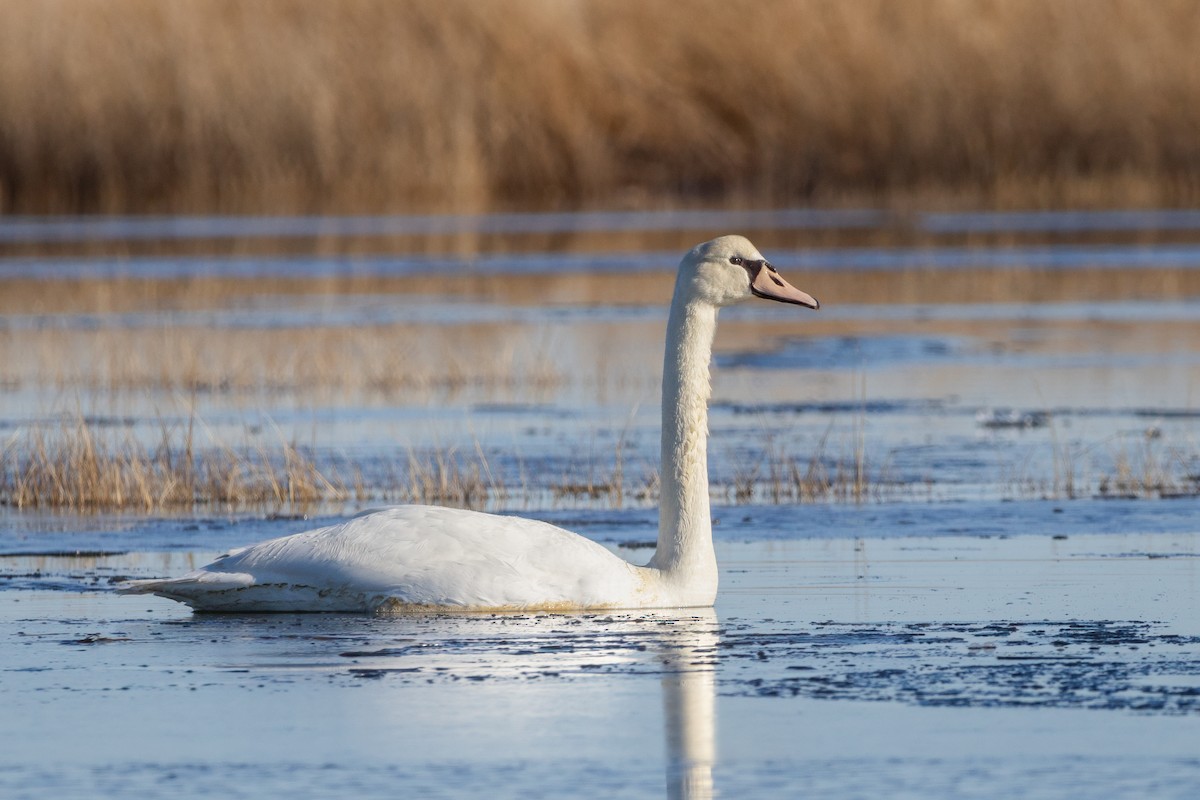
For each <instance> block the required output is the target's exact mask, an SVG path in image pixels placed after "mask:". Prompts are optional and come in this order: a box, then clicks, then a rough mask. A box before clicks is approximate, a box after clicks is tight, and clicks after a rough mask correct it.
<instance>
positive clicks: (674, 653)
mask: <svg viewBox="0 0 1200 800" xmlns="http://www.w3.org/2000/svg"><path fill="white" fill-rule="evenodd" d="M677 624H678V626H679V627H678V628H677V629H676V630H674V631H672V633H671V635H670V636H668V637H667V638H666V639H665V640H664V641H663V643H662V645H661V646H662V652H661V656H662V664H663V674H662V692H663V732H664V735H665V737H666V756H667V760H666V772H667V797H668V798H671V800H709V799H710V798H712V797H713V778H712V769H713V761H714V760H715V758H716V745H715V735H716V725H715V721H716V648H717V617H716V614H715V613H714V612H713V610H712V609H704V610H702V611H697V612H696V614H695V615H694V616H689V617H685V618H682V619H680V620H679V622H678V623H677Z"/></svg>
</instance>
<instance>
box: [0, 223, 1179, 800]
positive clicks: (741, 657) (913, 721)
mask: <svg viewBox="0 0 1200 800" xmlns="http://www.w3.org/2000/svg"><path fill="white" fill-rule="evenodd" d="M718 226H719V227H720V228H721V229H722V230H724V229H734V228H738V227H742V228H743V229H749V228H753V229H755V230H758V231H760V232H762V233H761V235H759V234H756V235H755V238H756V240H758V242H759V244H760V246H761V247H762V248H763V250H764V251H765V252H766V253H767V255H768V256H769V257H771V258H772V261H773V262H774V263H776V264H777V265H778V266H779V267H780V269H781V271H783V272H784V273H785V274H786V275H788V277H789V278H792V279H794V280H793V282H794V283H796V284H797V285H798V286H800V287H801V288H804V289H806V290H810V291H812V293H813V294H815V295H816V296H817V297H819V298H820V299H821V300H822V303H823V309H822V310H821V311H820V312H818V313H815V314H814V313H806V312H802V311H798V310H796V309H792V308H785V307H782V306H777V305H773V304H756V305H747V306H743V307H739V308H736V309H729V310H727V311H726V312H723V314H722V325H721V330H720V332H719V334H718V344H717V354H716V358H715V370H714V378H715V382H714V397H713V404H712V418H711V428H712V438H711V445H710V452H711V456H712V465H711V471H712V478H713V484H714V517H715V522H716V525H715V528H714V531H715V538H716V541H717V547H718V556H719V560H720V563H721V570H722V572H721V587H722V588H721V592H720V596H719V598H718V602H717V606H716V608H715V610H713V611H712V612H711V613H710V612H704V613H699V612H686V613H666V614H662V613H653V614H632V615H631V614H611V615H610V614H604V615H589V614H584V615H551V616H530V615H501V616H491V615H487V616H475V617H453V616H450V617H402V618H363V617H346V616H336V615H329V616H302V615H275V616H244V617H220V616H203V615H193V614H191V613H190V612H188V610H187V609H186V608H183V607H181V606H179V605H177V604H174V603H170V602H168V601H164V600H160V599H157V598H143V597H138V598H128V597H124V598H118V597H117V596H115V595H114V594H113V593H112V591H111V587H112V585H113V583H115V582H117V581H120V580H122V579H124V578H127V577H146V576H156V575H169V574H178V573H179V572H182V571H184V570H187V569H190V568H192V567H194V566H197V565H199V564H202V563H205V562H206V561H207V560H208V559H210V558H211V557H213V556H215V555H217V554H219V553H221V552H223V551H224V550H226V549H228V548H230V547H236V546H239V545H242V544H246V543H250V542H253V541H257V540H261V539H264V538H268V537H272V536H279V535H285V534H288V533H292V532H296V531H300V530H306V529H308V528H311V527H316V526H318V525H322V524H327V523H329V522H332V521H335V520H338V519H341V518H344V517H345V516H346V515H349V514H353V513H356V512H358V511H359V510H360V509H361V507H362V506H363V505H370V504H371V503H372V502H373V501H370V500H368V501H361V502H360V501H347V502H346V503H345V504H337V503H331V504H327V505H325V506H320V507H314V508H306V509H289V508H283V509H278V510H277V509H250V510H235V511H229V510H223V509H213V508H208V509H201V510H198V511H188V512H182V513H171V514H152V515H145V514H140V513H131V512H114V513H105V514H97V515H82V516H81V515H77V514H73V513H69V512H54V511H30V510H17V509H14V508H8V507H0V637H2V638H3V641H4V642H5V646H4V650H3V655H2V656H0V675H2V676H3V677H2V678H0V694H2V695H3V698H2V699H0V703H2V704H3V707H4V708H5V714H4V715H2V716H0V735H2V736H3V739H4V741H5V743H6V747H5V752H4V754H3V755H2V756H0V794H3V795H4V796H6V797H14V798H19V797H50V796H54V797H94V796H107V795H114V794H117V793H121V794H126V793H138V792H141V793H149V794H167V793H170V794H171V795H173V796H178V797H204V796H218V795H219V796H226V797H229V796H233V797H239V796H252V795H253V796H263V795H267V796H291V797H298V798H302V797H323V796H329V795H330V794H333V793H335V792H336V793H339V794H341V793H345V792H347V791H350V792H354V793H356V794H358V795H360V796H364V797H375V796H385V795H386V796H395V795H397V794H400V795H415V796H423V797H439V796H445V797H463V796H480V797H483V796H486V797H509V796H511V797H518V796H519V797H556V798H557V797H592V796H597V795H603V796H611V797H660V796H663V795H664V794H665V795H667V796H669V797H693V798H696V797H707V796H711V795H712V794H713V793H714V792H715V794H716V795H717V796H721V797H754V796H795V795H804V794H809V795H817V796H828V797H868V796H895V797H908V796H911V797H961V796H995V797H1010V796H1028V797H1077V796H1080V795H1094V796H1106V797H1150V796H1152V797H1181V798H1182V797H1190V796H1192V794H1194V787H1195V785H1196V783H1197V781H1198V780H1200V757H1198V755H1197V754H1198V753H1200V666H1198V665H1200V622H1198V621H1197V620H1198V619H1200V617H1197V614H1196V609H1197V608H1200V540H1198V538H1197V531H1198V528H1197V525H1196V522H1195V520H1196V519H1197V518H1198V512H1200V497H1198V496H1197V486H1198V484H1200V444H1198V443H1197V437H1196V433H1197V429H1196V426H1197V422H1198V421H1200V409H1198V407H1197V404H1196V402H1195V401H1196V391H1197V389H1198V388H1200V350H1198V349H1197V343H1198V342H1200V335H1198V334H1200V302H1198V298H1200V288H1197V287H1200V284H1198V283H1197V282H1196V280H1195V276H1196V274H1197V265H1198V264H1200V259H1197V258H1196V255H1195V247H1196V246H1197V245H1198V244H1200V224H1198V222H1197V220H1196V218H1195V215H1194V214H1193V213H1192V212H1114V213H1103V214H1087V213H1076V212H1071V213H1065V214H1057V213H1056V214H1028V215H1006V214H999V215H987V214H919V215H910V216H905V217H903V218H900V217H896V216H893V215H889V214H885V213H882V212H873V211H867V212H828V213H827V212H819V213H818V212H801V211H789V212H763V213H758V212H755V213H754V214H743V215H732V216H722V215H712V214H690V213H681V214H668V215H653V214H647V215H579V216H574V215H529V216H526V215H518V216H504V215H499V216H492V217H480V218H441V217H436V218H435V217H430V218H352V219H337V220H326V219H308V218H287V219H182V220H176V219H157V220H121V219H113V220H99V221H91V220H87V221H81V220H74V219H54V220H33V219H10V220H5V221H0V240H2V241H4V242H7V243H8V244H9V245H13V246H15V245H16V244H22V245H29V244H30V243H36V242H48V243H51V244H53V245H54V246H55V247H59V248H63V247H66V248H67V249H65V250H62V252H61V253H60V252H59V251H53V253H54V254H51V255H38V256H36V257H33V256H28V255H13V256H12V257H10V258H0V285H2V286H4V287H6V288H5V289H3V290H0V293H4V292H9V293H15V292H18V291H20V292H24V293H25V294H23V295H20V298H21V299H12V298H17V297H18V295H16V294H9V298H10V299H9V300H8V301H5V300H4V299H3V298H2V297H0V303H5V305H4V306H3V307H4V309H5V313H4V316H3V318H2V319H0V398H2V405H0V437H2V441H3V443H4V444H6V445H7V446H9V447H11V446H13V444H14V443H15V444H17V445H19V443H20V442H21V441H23V439H22V437H23V436H24V435H25V432H26V430H27V429H28V426H29V425H31V424H38V425H42V426H50V427H51V428H54V427H55V426H57V425H58V424H59V422H58V421H59V420H60V419H62V418H64V417H65V418H66V419H68V420H75V419H77V418H82V419H84V420H85V421H86V422H87V423H88V424H89V425H91V427H92V428H93V430H95V431H97V432H99V435H102V436H105V435H108V436H113V437H116V440H117V441H127V440H132V441H139V442H143V443H145V444H146V446H149V447H154V446H157V443H158V442H159V441H161V438H162V436H163V430H164V428H166V429H167V430H169V431H175V432H176V433H178V432H179V431H180V430H182V429H184V428H186V427H187V426H188V425H189V424H193V423H194V421H195V420H197V419H198V420H199V421H200V424H199V426H198V427H199V432H198V433H197V436H198V442H199V443H200V445H201V446H206V445H208V444H209V443H213V442H216V443H221V444H223V445H232V446H238V447H250V448H256V447H259V448H264V449H267V450H270V449H271V448H275V447H278V446H279V444H280V442H281V441H285V440H286V441H293V442H297V443H298V445H299V446H300V447H301V448H302V449H303V451H304V452H305V453H306V454H307V455H309V456H310V457H311V458H313V459H314V462H315V463H316V464H318V465H319V466H321V467H323V468H326V469H334V470H336V469H343V470H346V469H349V468H350V466H353V467H355V468H357V469H360V470H361V471H362V472H363V474H364V475H365V476H366V478H367V479H368V480H369V481H370V480H381V481H382V480H386V479H387V476H388V475H389V474H391V472H392V471H393V470H394V469H395V464H396V462H397V461H398V460H399V461H401V462H403V461H404V459H405V457H406V454H408V453H410V452H411V453H414V454H417V455H420V454H422V453H446V452H451V453H456V454H458V457H460V458H463V459H465V460H470V459H472V458H475V457H476V455H477V454H482V456H483V457H484V458H485V459H486V463H487V466H488V469H489V470H490V471H491V472H492V473H493V474H494V477H493V480H494V481H495V483H496V484H497V485H501V486H503V487H505V492H503V493H500V494H499V495H498V496H496V497H494V498H493V499H492V500H491V501H490V502H489V505H490V507H491V508H493V510H497V511H500V512H503V513H519V514H524V515H528V516H534V517H538V518H541V519H547V520H549V521H552V522H554V523H556V524H559V525H563V526H565V527H568V528H570V529H572V530H576V531H579V532H580V533H581V534H583V535H585V536H588V537H590V538H593V539H595V540H596V541H599V542H602V543H604V544H605V545H606V546H608V547H611V548H613V549H614V550H616V551H617V552H619V553H621V554H622V555H623V556H624V557H626V558H629V559H631V560H635V561H644V560H645V559H646V558H648V556H649V553H650V550H649V547H648V546H649V545H651V544H652V541H653V538H654V527H655V512H654V507H653V501H652V500H643V499H639V498H638V491H639V488H641V487H645V486H647V485H651V484H652V477H651V476H652V472H653V470H654V468H655V466H656V460H657V446H658V442H657V436H658V431H657V393H658V377H659V376H658V370H659V369H660V368H661V366H660V365H661V341H662V328H663V325H664V324H665V297H666V296H667V294H668V293H669V281H670V274H669V270H670V268H671V266H672V265H673V263H674V262H675V261H676V260H677V259H678V254H679V250H678V249H675V250H671V249H664V248H663V247H662V246H661V245H660V244H657V243H655V242H654V241H649V240H647V241H642V240H639V239H637V236H638V235H641V233H645V232H650V231H663V230H670V231H672V234H671V235H672V236H675V237H676V238H678V237H683V238H702V237H703V236H705V235H708V233H709V232H710V228H712V227H718ZM726 226H728V227H726ZM464 232H466V233H470V234H472V235H493V236H500V235H511V236H515V237H517V238H516V239H513V240H505V244H504V246H503V247H497V249H496V250H495V251H489V250H488V249H487V247H486V242H484V244H482V245H478V246H477V247H476V248H475V249H473V250H472V251H471V252H469V253H465V254H459V255H453V254H448V253H444V254H437V253H435V254H419V253H418V252H417V250H413V251H408V250H403V249H400V250H397V251H396V252H387V253H374V254H371V253H354V254H350V255H325V254H313V253H308V254H305V253H300V254H297V255H264V256H257V255H256V256H246V255H239V254H237V253H226V252H225V249H226V248H225V247H224V245H223V243H226V242H237V243H247V244H246V247H248V248H251V249H252V247H253V244H254V241H253V238H250V239H247V238H246V237H268V238H271V239H273V240H279V239H297V240H307V239H309V238H312V237H326V238H325V240H326V241H327V240H328V239H329V238H330V237H332V239H334V240H337V239H338V238H339V237H342V238H345V239H347V240H348V239H352V238H353V237H363V236H410V237H411V236H422V235H425V236H437V235H447V234H461V233H464ZM605 232H610V233H611V234H612V236H613V237H615V241H620V242H621V245H620V247H614V248H612V249H605V248H604V247H603V246H599V245H597V244H596V242H597V241H603V234H605ZM639 232H640V233H639ZM692 232H695V236H694V237H693V236H692ZM914 232H915V233H914ZM996 234H1002V236H1003V237H1004V238H1003V240H1001V239H995V240H993V239H988V238H987V237H989V236H995V235H996ZM543 235H553V236H558V237H561V238H559V239H556V240H555V241H557V242H558V244H557V245H556V246H554V247H550V246H543V245H541V243H542V241H543V240H542V239H539V238H537V237H539V236H543ZM631 235H632V236H634V239H633V240H629V239H622V238H620V237H621V236H631ZM914 235H916V236H919V237H924V238H921V239H920V241H919V242H916V243H914V242H913V241H910V239H911V237H912V236H914ZM522 236H524V237H533V238H526V239H521V238H520V237H522ZM573 236H576V237H577V236H583V237H585V238H583V239H577V238H576V239H573V238H572V237H573ZM588 236H593V237H598V238H592V239H589V238H586V237H588ZM962 236H973V237H975V236H977V237H981V238H979V239H978V241H976V240H974V239H972V240H971V241H970V242H969V243H967V244H965V245H964V243H963V241H962V240H961V239H959V238H955V237H962ZM1131 236H1132V237H1135V239H1136V241H1129V240H1128V237H1131ZM797 237H798V238H797ZM804 237H812V242H809V241H808V240H807V239H805V238H804ZM864 237H866V238H867V239H869V240H870V241H871V244H869V245H867V246H864V245H863V238H864ZM939 237H941V238H939ZM1039 237H1050V240H1045V239H1044V238H1039ZM1122 237H1126V238H1124V239H1123V238H1122ZM651 238H653V237H651ZM773 239H775V240H778V241H779V242H780V246H778V247H772V246H771V242H772V240H773ZM177 240H188V241H189V242H190V243H191V245H195V246H198V247H200V248H201V249H203V248H206V247H207V248H210V251H211V252H209V253H207V254H201V255H196V254H195V252H188V253H179V254H168V255H161V254H155V255H128V254H113V253H108V252H106V251H104V249H103V248H104V247H107V246H114V247H118V248H119V247H124V246H126V245H127V246H129V247H130V248H131V249H133V252H135V253H136V252H137V250H136V248H137V247H140V246H142V245H144V244H146V243H154V242H158V243H163V242H166V243H168V244H169V243H170V242H172V241H177ZM75 245H79V246H83V245H87V246H88V247H94V248H95V247H98V248H100V249H99V250H97V251H96V252H95V254H94V255H92V254H85V255H81V254H80V252H77V251H70V247H69V246H75ZM191 245H190V246H191ZM535 245H536V246H535ZM235 249H236V248H235ZM14 252H15V251H14ZM86 252H87V253H92V251H91V250H88V251H86ZM322 252H324V251H322ZM430 276H433V277H434V278H435V280H432V281H431V280H430ZM122 281H133V282H132V283H129V282H126V283H122ZM138 281H149V282H150V283H149V284H138V283H137V282H138ZM138 285H150V286H154V287H157V288H156V289H155V290H154V292H151V293H149V294H143V295H138V294H137V292H138V291H140V290H139V289H137V286H138ZM38 287H43V288H38ZM114 287H117V288H114ZM120 287H125V288H120ZM131 287H132V288H131ZM123 293H124V294H123ZM139 298H140V299H139ZM72 424H73V423H72ZM397 454H400V455H399V457H398V455H397ZM618 465H619V470H618ZM793 468H794V469H798V470H800V471H801V472H805V471H808V470H813V469H816V470H818V471H821V472H822V474H824V475H826V476H827V477H828V478H829V480H831V481H833V482H835V483H836V482H837V481H839V480H840V481H841V482H842V491H843V494H838V492H837V491H836V490H833V489H831V490H830V492H829V494H828V495H825V496H823V497H822V498H821V501H820V502H817V503H800V502H799V498H798V497H796V496H790V495H788V494H787V492H786V488H787V481H788V480H789V478H788V475H790V474H791V473H789V471H788V470H790V469H793ZM859 469H861V471H862V477H863V478H865V482H866V486H865V488H864V490H863V492H862V493H861V495H858V497H859V500H860V502H853V498H854V496H855V495H854V494H853V493H852V488H851V485H852V484H853V482H854V475H855V472H856V470H859ZM614 473H616V474H617V475H618V477H619V480H620V481H621V484H622V492H621V494H620V496H619V499H618V496H614V494H613V493H612V492H602V493H600V494H599V495H595V496H589V495H587V494H586V493H580V492H578V491H574V490H570V489H569V488H568V486H569V485H577V484H581V483H583V484H586V483H588V482H591V483H593V484H600V485H607V484H610V483H611V482H612V480H614V477H613V476H614ZM839 475H841V477H840V478H839V477H838V476H839ZM838 497H842V498H843V499H844V500H849V502H838V501H837V498H838ZM276 511H278V512H282V513H275V512H276Z"/></svg>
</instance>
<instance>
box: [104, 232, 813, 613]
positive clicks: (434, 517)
mask: <svg viewBox="0 0 1200 800" xmlns="http://www.w3.org/2000/svg"><path fill="white" fill-rule="evenodd" d="M752 295H753V296H758V297H764V298H767V299H771V300H779V301H782V302H787V303H794V304H797V305H804V306H808V307H811V308H816V307H817V302H816V300H814V299H813V298H812V297H811V296H809V295H807V294H805V293H804V292H801V291H800V290H798V289H796V288H795V287H793V286H791V285H790V284H788V283H787V282H786V281H784V280H783V279H782V278H781V277H780V276H779V274H778V273H777V272H776V271H775V268H774V267H772V266H771V265H770V264H768V263H767V262H766V260H765V259H764V258H763V257H762V255H761V254H760V253H759V252H758V250H757V249H755V247H754V245H752V244H751V243H750V242H749V241H747V240H746V239H744V238H742V237H740V236H722V237H720V238H718V239H714V240H712V241H710V242H705V243H704V244H701V245H698V246H697V247H695V248H694V249H693V250H691V251H690V252H689V253H688V254H687V255H685V256H684V258H683V260H682V261H681V262H680V265H679V272H678V275H677V278H676V284H675V293H674V297H673V299H672V303H671V314H670V319H669V321H668V323H667V348H666V355H665V358H664V365H663V432H662V473H661V474H662V499H661V506H660V510H659V532H658V546H657V548H656V550H655V554H654V557H653V558H652V559H651V560H650V563H649V564H647V565H646V566H635V565H633V564H630V563H629V562H627V561H625V560H623V559H621V558H620V557H618V556H616V555H615V554H613V553H612V552H611V551H609V550H608V549H606V548H604V547H603V546H601V545H599V544H597V543H595V542H593V541H591V540H589V539H586V538H584V537H582V536H579V535H578V534H575V533H571V532H570V531H566V530H563V529H562V528H558V527H555V526H554V525H550V524H548V523H545V522H541V521H538V520H530V519H522V518H517V517H502V516H497V515H494V514H483V513H479V512H475V511H463V510H459V509H450V508H440V507H433V506H401V507H397V508H389V509H386V510H383V511H378V512H375V513H373V514H367V515H364V516H360V517H356V518H354V519H351V520H348V521H346V522H343V523H341V524H338V525H333V526H330V527H327V528H321V529H318V530H314V531H308V532H305V533H298V534H295V535H292V536H285V537H283V538H279V539H272V540H270V541H267V542H262V543H260V544H257V545H253V546H251V547H247V548H243V549H240V550H236V551H233V552H231V553H230V554H228V555H226V556H222V557H221V558H218V559H217V560H216V561H214V562H213V563H211V564H209V565H207V566H205V567H202V568H201V569H198V570H195V571H194V572H191V573H189V574H187V575H184V576H181V577H179V578H172V579H167V580H143V581H130V582H128V583H127V584H125V585H124V586H123V587H121V589H120V591H121V592H122V593H126V594H157V595H160V596H162V597H168V598H171V599H173V600H178V601H180V602H183V603H187V604H188V605H190V606H192V607H193V608H196V609H198V610H202V611H356V612H357V611H375V612H379V611H393V612H403V611H424V610H436V609H441V610H476V611H483V610H552V611H565V610H571V609H587V608H591V609H599V608H665V607H674V606H710V605H712V603H713V600H714V599H715V598H716V591H717V564H716V556H715V554H714V551H713V546H712V525H711V520H710V518H709V506H708V463H707V456H706V448H707V443H706V442H707V435H708V417H707V401H708V395H709V376H708V364H709V360H710V357H711V353H712V340H713V335H714V333H715V330H716V320H717V309H718V308H719V307H721V306H724V305H729V304H730V303H734V302H738V301H740V300H743V299H745V298H748V297H750V296H752Z"/></svg>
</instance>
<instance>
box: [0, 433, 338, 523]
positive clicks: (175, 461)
mask: <svg viewBox="0 0 1200 800" xmlns="http://www.w3.org/2000/svg"><path fill="white" fill-rule="evenodd" d="M161 431H162V434H161V441H160V442H159V443H158V445H157V446H156V447H154V448H148V447H146V446H144V445H143V444H141V443H140V442H138V441H137V440H136V439H134V438H133V437H132V436H131V435H129V434H128V433H126V434H125V435H124V436H120V435H113V434H112V432H111V431H109V432H106V431H104V430H103V429H101V428H100V427H98V426H97V425H95V424H93V423H90V422H89V421H87V420H85V419H83V418H76V419H73V420H70V421H64V422H63V423H62V424H61V425H59V426H58V427H57V428H50V429H47V428H44V427H34V428H31V429H30V430H28V431H27V433H26V435H25V437H24V440H23V441H22V440H20V439H19V438H14V439H12V440H10V441H9V442H7V443H6V444H4V445H3V447H0V504H3V505H9V506H13V507H16V508H70V509H74V510H77V511H85V512H90V511H106V510H119V509H135V510H141V511H146V512H151V511H161V510H168V509H191V508H194V507H196V506H208V505H215V506H223V507H232V508H244V507H249V506H272V507H293V508H295V507H299V508H303V507H306V506H309V505H312V504H314V503H319V502H328V501H341V500H345V499H347V498H348V497H349V496H350V491H349V490H348V489H347V488H346V486H345V485H344V484H342V483H341V482H339V481H337V480H336V479H330V478H329V477H327V476H326V475H325V474H324V473H323V472H322V471H321V470H320V469H318V467H317V465H316V464H315V463H314V462H313V461H312V459H310V458H308V457H307V456H306V455H304V454H303V453H302V452H301V451H300V450H299V449H298V448H297V447H296V446H295V445H294V444H291V443H288V442H286V441H284V442H281V443H280V445H279V447H278V449H275V450H270V449H267V448H264V447H259V448H255V449H249V448H245V449H236V448H232V447H228V446H224V445H217V446H214V447H210V448H208V449H206V450H205V451H204V452H198V451H197V449H196V445H195V435H194V431H195V420H194V418H193V419H192V420H190V421H189V423H188V425H187V426H186V427H185V428H183V429H182V430H179V429H176V428H173V427H171V426H168V425H166V424H165V423H164V424H162V425H161Z"/></svg>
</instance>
